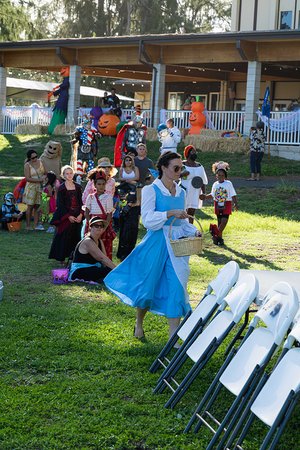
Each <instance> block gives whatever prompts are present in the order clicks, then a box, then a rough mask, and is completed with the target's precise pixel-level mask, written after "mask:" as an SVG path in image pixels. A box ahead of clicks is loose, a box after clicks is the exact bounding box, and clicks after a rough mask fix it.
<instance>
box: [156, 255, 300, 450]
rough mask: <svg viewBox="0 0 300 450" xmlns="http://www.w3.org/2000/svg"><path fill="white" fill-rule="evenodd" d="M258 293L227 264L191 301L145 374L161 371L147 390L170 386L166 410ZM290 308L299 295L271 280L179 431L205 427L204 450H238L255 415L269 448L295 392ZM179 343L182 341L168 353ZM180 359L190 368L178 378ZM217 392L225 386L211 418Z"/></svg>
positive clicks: (298, 373)
mask: <svg viewBox="0 0 300 450" xmlns="http://www.w3.org/2000/svg"><path fill="white" fill-rule="evenodd" d="M258 291H259V286H258V282H257V280H256V278H255V276H254V275H253V274H250V273H249V274H247V275H244V276H243V277H242V279H241V280H239V267H238V265H237V264H236V263H235V262H233V261H231V262H229V263H228V264H226V265H225V266H224V267H223V268H222V269H221V270H220V272H219V273H218V275H217V277H216V278H215V279H214V280H213V281H212V282H210V283H209V285H208V288H207V290H206V292H205V294H204V296H203V298H202V299H201V301H200V302H199V304H198V306H197V307H196V308H195V310H194V311H193V312H192V313H190V314H189V315H187V316H186V317H185V319H184V320H183V322H182V324H181V325H180V326H179V328H178V329H177V331H176V333H175V334H174V336H173V337H172V338H171V339H170V340H169V342H168V343H167V345H166V346H165V347H164V349H163V350H162V351H161V352H160V354H159V355H158V357H157V358H156V360H155V361H154V363H153V364H152V366H151V367H150V371H151V372H155V371H156V370H158V368H160V367H162V368H163V372H162V374H161V376H160V377H159V379H158V382H157V385H156V387H155V388H154V392H156V393H161V392H163V391H164V390H165V389H167V388H168V389H170V390H171V396H170V398H169V400H168V401H167V403H166V404H165V407H170V408H174V407H175V406H176V404H177V403H178V402H179V401H180V400H181V399H182V397H183V396H184V395H185V393H186V392H187V390H188V389H190V388H192V387H193V383H194V382H195V380H196V379H197V377H198V376H199V374H200V373H201V371H202V370H203V368H204V367H205V366H206V364H207V363H208V362H209V361H210V359H211V357H212V356H213V354H214V353H215V352H216V351H217V349H218V348H219V346H220V345H221V344H222V343H223V342H224V340H225V339H226V338H227V337H228V335H229V333H231V332H232V330H233V329H237V331H236V334H235V336H234V338H233V343H236V341H237V339H238V337H240V336H241V334H242V331H243V330H244V328H245V326H246V322H244V323H243V324H242V325H240V322H241V321H242V318H243V316H244V315H245V314H246V313H247V311H249V308H250V305H251V304H252V303H253V302H254V301H255V299H256V298H257V297H258ZM298 309H299V299H298V297H297V294H296V292H295V290H294V289H293V287H291V286H290V285H289V284H288V283H286V282H279V283H276V284H275V285H274V286H272V287H271V288H270V289H269V291H268V292H267V294H266V295H265V298H264V299H263V305H262V307H261V308H260V309H259V310H258V311H257V313H256V314H255V316H254V318H253V319H252V321H251V322H250V324H249V327H248V331H247V333H246V334H245V336H244V337H243V339H242V341H241V343H240V345H239V346H238V347H237V348H236V347H234V346H231V347H232V348H231V350H230V352H229V354H228V355H227V357H226V359H225V361H224V363H223V364H222V366H221V368H220V369H219V371H218V373H217V375H216V376H215V378H214V379H213V381H212V383H211V385H210V387H209V388H208V390H207V391H206V393H205V394H204V396H203V398H202V400H201V401H200V402H199V404H198V406H197V408H196V409H195V411H194V413H193V415H192V417H191V419H190V420H189V422H188V424H187V426H186V428H185V432H188V431H189V430H190V429H191V428H192V427H194V431H195V432H197V431H199V429H200V427H201V426H203V425H205V426H207V427H208V428H209V429H210V430H211V431H212V433H213V437H212V439H211V441H210V442H209V443H208V446H207V449H208V450H211V449H218V450H224V449H230V448H239V449H241V448H242V443H243V441H244V439H245V438H246V436H247V434H248V433H249V429H250V427H251V425H252V423H253V421H254V419H255V418H258V419H260V420H261V421H262V422H263V423H265V424H266V425H268V426H269V431H268V433H267V435H266V437H265V438H264V441H263V443H262V445H261V447H260V448H261V449H267V448H268V446H269V448H271V449H274V448H275V446H276V444H277V442H278V440H279V439H280V436H281V434H282V432H283V430H284V428H285V425H286V423H287V420H288V418H289V417H290V415H291V413H292V411H293V409H294V408H295V405H296V403H297V400H298V397H299V393H300V348H297V347H295V345H296V344H297V343H299V342H300V313H299V316H298V315H297V312H298ZM296 315H297V316H296ZM298 317H299V320H298ZM238 327H239V328H238ZM289 330H290V332H289V334H288V338H287V340H286V342H285V344H284V347H283V350H282V352H281V355H280V357H279V358H278V361H277V363H276V364H275V367H274V369H273V370H272V371H271V374H270V375H269V372H270V370H269V369H268V366H269V363H270V362H271V360H272V358H273V356H274V354H275V353H276V352H277V351H278V349H279V348H280V346H281V345H282V342H283V340H284V338H285V336H286V335H287V333H288V331H289ZM179 340H181V342H182V345H181V347H180V348H179V349H178V350H177V352H176V353H175V354H174V356H173V357H171V356H170V355H172V351H173V350H172V349H173V347H174V345H175V344H176V343H177V341H179ZM186 362H189V364H192V366H191V368H190V369H189V370H188V371H187V373H186V374H185V375H184V376H182V377H181V380H178V379H177V375H178V374H179V376H180V373H181V372H182V371H183V370H182V369H183V367H186V364H185V363H186ZM291 373H292V375H291ZM223 390H227V391H229V392H230V393H231V394H232V396H233V398H234V400H233V401H232V404H231V406H230V407H229V409H228V411H227V412H226V413H225V414H224V417H223V418H222V419H220V418H217V417H214V415H213V412H212V407H213V405H215V404H217V406H218V410H219V409H222V405H223V402H222V398H221V399H220V397H221V396H222V391H223ZM218 402H219V404H218Z"/></svg>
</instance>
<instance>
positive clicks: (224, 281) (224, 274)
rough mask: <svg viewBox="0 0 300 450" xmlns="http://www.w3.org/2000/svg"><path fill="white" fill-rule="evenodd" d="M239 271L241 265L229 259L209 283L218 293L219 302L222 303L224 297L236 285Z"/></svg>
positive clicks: (216, 293)
mask: <svg viewBox="0 0 300 450" xmlns="http://www.w3.org/2000/svg"><path fill="white" fill-rule="evenodd" d="M239 273H240V268H239V265H238V264H237V263H236V262H235V261H229V262H228V263H227V264H225V266H223V267H222V269H220V270H219V272H218V275H217V276H216V278H214V279H213V280H212V281H211V282H210V283H209V286H210V287H211V288H212V290H213V291H214V293H215V295H216V298H217V301H218V303H221V301H222V300H223V298H224V297H225V296H226V295H227V294H228V292H229V291H230V289H231V288H232V287H233V286H234V285H235V283H236V282H237V280H238V278H239Z"/></svg>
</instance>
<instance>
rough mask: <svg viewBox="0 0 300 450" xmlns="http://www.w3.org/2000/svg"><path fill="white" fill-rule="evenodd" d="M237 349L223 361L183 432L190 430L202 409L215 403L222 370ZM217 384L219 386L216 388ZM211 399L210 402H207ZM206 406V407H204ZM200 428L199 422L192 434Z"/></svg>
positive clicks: (200, 423)
mask: <svg viewBox="0 0 300 450" xmlns="http://www.w3.org/2000/svg"><path fill="white" fill-rule="evenodd" d="M236 352H237V349H235V348H234V349H232V350H231V352H230V354H229V355H228V356H227V358H226V360H225V361H224V363H223V365H222V367H221V368H220V369H219V371H218V373H217V374H216V376H215V378H214V380H213V381H212V383H211V385H210V386H209V388H208V389H207V391H206V393H205V394H204V397H203V398H202V400H201V402H200V403H199V405H198V406H197V408H196V410H195V412H194V414H193V416H192V417H191V419H190V421H189V423H188V424H187V426H186V428H185V430H184V431H185V432H187V431H189V429H190V428H191V425H192V424H193V422H194V421H195V418H196V414H197V413H199V412H200V411H201V410H202V409H204V407H205V409H206V410H208V409H209V408H210V407H211V405H212V404H213V402H214V401H215V398H216V397H217V395H218V393H219V392H220V390H221V388H222V384H221V383H220V382H219V379H220V376H221V375H222V373H223V372H224V370H225V369H226V367H227V366H228V364H229V363H230V361H231V360H232V358H233V357H234V355H235V354H236ZM218 384H219V386H217V385H218ZM209 399H211V400H209ZM208 400H209V403H208V404H206V402H207V401H208ZM205 405H206V406H205ZM201 426H202V422H201V421H199V422H198V424H197V425H196V427H195V430H194V432H195V433H196V432H197V431H198V430H199V429H200V427H201Z"/></svg>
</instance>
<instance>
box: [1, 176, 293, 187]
mask: <svg viewBox="0 0 300 450" xmlns="http://www.w3.org/2000/svg"><path fill="white" fill-rule="evenodd" d="M22 178H24V177H13V176H11V177H9V176H0V181H1V180H17V181H18V180H21V179H22ZM215 180H216V179H215V177H213V176H212V177H209V179H208V183H209V185H210V186H211V185H212V184H213V183H214V181H215ZM229 180H230V181H232V183H233V185H234V187H236V188H239V187H246V188H251V187H253V188H256V189H262V188H267V189H270V188H274V187H276V186H280V185H281V184H289V185H290V184H293V185H294V186H296V187H298V188H299V189H300V176H299V175H294V176H292V175H289V176H279V177H262V179H261V180H260V181H251V180H247V178H241V177H229Z"/></svg>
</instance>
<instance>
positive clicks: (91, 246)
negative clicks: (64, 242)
mask: <svg viewBox="0 0 300 450" xmlns="http://www.w3.org/2000/svg"><path fill="white" fill-rule="evenodd" d="M89 226H90V232H89V233H88V234H87V235H86V236H85V237H84V239H82V241H80V242H79V243H78V244H77V246H76V249H75V251H74V258H73V262H72V264H71V268H70V273H69V280H76V279H79V280H84V281H94V282H97V283H102V281H103V279H104V278H105V277H106V275H107V274H108V273H109V272H110V271H111V270H112V269H113V268H114V267H116V266H115V264H114V263H113V262H112V261H111V260H110V259H109V258H108V257H107V255H106V252H105V247H104V244H103V242H102V240H101V236H102V234H103V233H104V230H105V227H106V222H105V220H104V219H101V218H100V217H97V216H95V217H92V219H91V220H90V221H89Z"/></svg>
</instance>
